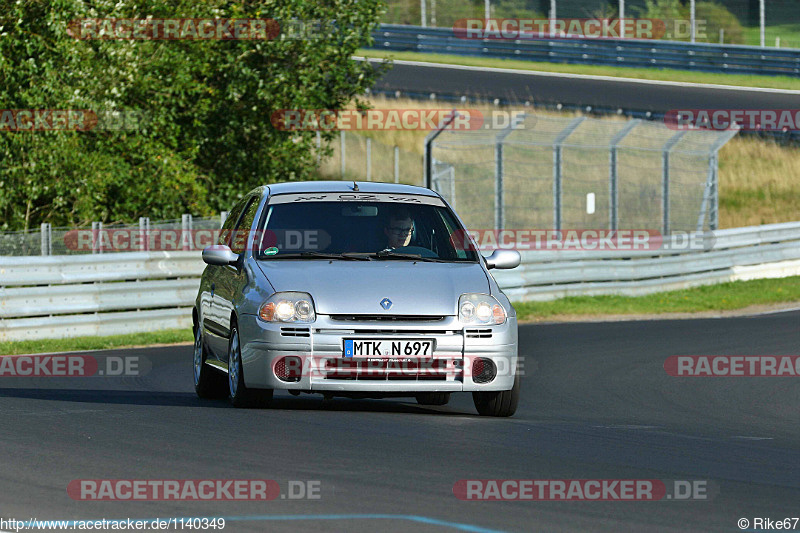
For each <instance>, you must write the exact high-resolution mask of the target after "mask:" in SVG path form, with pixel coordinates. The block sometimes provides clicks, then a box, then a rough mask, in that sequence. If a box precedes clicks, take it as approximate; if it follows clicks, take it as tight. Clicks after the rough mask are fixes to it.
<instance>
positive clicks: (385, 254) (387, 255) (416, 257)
mask: <svg viewBox="0 0 800 533" xmlns="http://www.w3.org/2000/svg"><path fill="white" fill-rule="evenodd" d="M370 257H375V258H377V259H405V260H406V261H408V260H411V261H425V262H428V263H447V261H446V260H444V259H439V258H438V257H422V256H421V255H420V254H406V253H401V252H395V251H392V250H381V251H380V252H378V253H375V254H372V255H371V256H370Z"/></svg>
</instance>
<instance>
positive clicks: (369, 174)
mask: <svg viewBox="0 0 800 533" xmlns="http://www.w3.org/2000/svg"><path fill="white" fill-rule="evenodd" d="M367 181H372V139H370V138H369V137H367Z"/></svg>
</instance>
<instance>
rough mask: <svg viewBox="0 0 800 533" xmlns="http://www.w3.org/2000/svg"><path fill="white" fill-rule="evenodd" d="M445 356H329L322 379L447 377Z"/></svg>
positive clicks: (425, 378)
mask: <svg viewBox="0 0 800 533" xmlns="http://www.w3.org/2000/svg"><path fill="white" fill-rule="evenodd" d="M448 363H449V364H452V363H450V361H448V360H447V359H433V360H425V361H419V360H412V361H389V360H386V359H382V360H343V359H328V360H327V361H326V363H325V369H324V371H323V374H324V378H325V379H344V380H353V381H370V380H372V381H387V380H395V381H397V380H399V381H446V380H447V375H448V373H450V374H452V373H454V372H455V371H456V369H455V367H453V369H451V370H448Z"/></svg>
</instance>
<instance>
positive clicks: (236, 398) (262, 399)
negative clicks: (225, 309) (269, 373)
mask: <svg viewBox="0 0 800 533" xmlns="http://www.w3.org/2000/svg"><path fill="white" fill-rule="evenodd" d="M228 394H229V396H228V397H229V398H230V402H231V405H233V406H234V407H266V406H268V405H269V403H270V402H271V401H272V390H271V389H267V390H261V389H248V388H247V386H246V385H245V384H244V372H243V368H242V348H241V344H240V343H239V330H238V329H237V327H236V324H232V325H231V338H230V340H229V341H228Z"/></svg>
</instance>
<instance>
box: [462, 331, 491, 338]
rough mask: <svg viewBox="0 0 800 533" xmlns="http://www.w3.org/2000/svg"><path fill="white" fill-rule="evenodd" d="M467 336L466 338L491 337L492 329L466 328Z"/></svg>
mask: <svg viewBox="0 0 800 533" xmlns="http://www.w3.org/2000/svg"><path fill="white" fill-rule="evenodd" d="M467 338H468V339H491V338H492V330H491V329H468V330H467Z"/></svg>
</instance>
